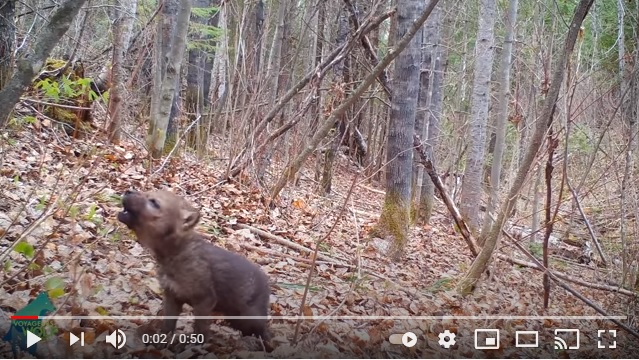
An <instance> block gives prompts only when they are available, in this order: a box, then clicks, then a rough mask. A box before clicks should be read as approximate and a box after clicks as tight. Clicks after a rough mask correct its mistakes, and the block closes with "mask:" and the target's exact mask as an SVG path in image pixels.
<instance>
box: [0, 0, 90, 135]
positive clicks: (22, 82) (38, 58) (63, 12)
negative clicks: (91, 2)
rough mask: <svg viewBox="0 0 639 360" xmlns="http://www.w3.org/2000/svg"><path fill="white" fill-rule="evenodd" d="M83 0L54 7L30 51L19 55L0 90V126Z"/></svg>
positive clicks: (65, 29)
mask: <svg viewBox="0 0 639 360" xmlns="http://www.w3.org/2000/svg"><path fill="white" fill-rule="evenodd" d="M85 2H86V0H67V1H66V2H64V3H63V4H62V5H60V7H59V8H58V9H57V10H56V12H55V13H54V14H53V15H52V16H51V18H50V19H49V22H48V24H47V25H46V28H45V29H44V30H43V31H42V32H41V33H40V36H39V37H38V39H37V40H36V43H35V45H34V46H33V50H32V52H31V54H28V56H25V57H24V58H22V59H18V60H17V61H16V63H17V71H16V72H15V73H14V74H13V76H12V77H11V80H9V82H8V83H7V84H6V85H5V86H4V87H3V88H2V90H0V128H3V127H4V125H5V124H6V123H7V120H8V119H9V114H11V112H12V111H13V107H14V106H15V105H16V104H17V103H18V100H20V96H21V95H22V93H23V91H24V89H25V88H26V87H27V86H28V85H29V84H31V81H32V80H33V78H34V77H35V76H36V74H37V73H38V72H39V71H40V69H41V68H42V66H43V65H44V62H45V61H46V60H47V57H49V54H50V53H51V50H53V48H54V47H55V45H56V44H57V43H58V41H59V40H60V38H62V36H63V35H64V34H65V33H66V32H67V30H69V26H71V22H73V18H75V16H76V15H77V14H78V12H79V11H80V8H82V5H84V3H85Z"/></svg>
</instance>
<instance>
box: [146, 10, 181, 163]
mask: <svg viewBox="0 0 639 360" xmlns="http://www.w3.org/2000/svg"><path fill="white" fill-rule="evenodd" d="M190 16H191V1H190V0H181V1H180V7H179V10H178V14H177V24H176V27H175V34H174V36H173V37H172V39H171V43H170V44H171V45H170V51H169V55H168V58H167V59H166V70H165V72H164V77H163V79H162V82H161V85H160V86H161V87H160V89H159V90H160V91H154V93H155V95H157V96H159V99H158V105H157V106H158V109H157V117H156V119H155V128H154V129H153V134H152V135H151V141H150V143H151V153H152V156H153V157H155V158H159V157H160V156H161V155H162V150H163V149H164V142H165V140H166V138H167V131H168V127H169V119H170V115H171V107H172V106H173V99H174V97H175V92H176V89H177V85H178V79H179V77H180V70H181V68H182V58H183V56H184V48H185V45H186V35H187V32H188V27H189V18H190Z"/></svg>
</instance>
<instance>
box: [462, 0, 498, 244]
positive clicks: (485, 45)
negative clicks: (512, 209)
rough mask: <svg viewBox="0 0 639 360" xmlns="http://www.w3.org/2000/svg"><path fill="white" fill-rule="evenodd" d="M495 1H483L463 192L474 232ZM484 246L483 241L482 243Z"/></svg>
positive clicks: (466, 215)
mask: <svg viewBox="0 0 639 360" xmlns="http://www.w3.org/2000/svg"><path fill="white" fill-rule="evenodd" d="M496 8H497V2H496V1H495V0H481V1H480V5H479V28H478V30H477V41H476V42H475V55H476V59H477V60H476V62H475V72H474V79H473V93H472V95H471V100H470V101H471V106H470V126H469V129H468V139H469V141H468V142H469V145H468V155H467V158H466V170H465V171H464V182H463V183H462V193H461V209H460V211H461V215H462V216H463V217H464V218H465V219H466V220H467V221H468V225H469V226H470V229H471V231H472V232H474V233H477V231H479V226H480V219H479V205H480V203H481V195H482V171H483V168H484V160H485V159H484V154H485V145H486V122H487V119H488V106H489V104H490V74H491V73H492V69H493V59H494V55H495V46H494V43H495V40H494V30H495V12H496ZM479 241H480V244H481V239H480V240H479Z"/></svg>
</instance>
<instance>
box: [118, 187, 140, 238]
mask: <svg viewBox="0 0 639 360" xmlns="http://www.w3.org/2000/svg"><path fill="white" fill-rule="evenodd" d="M132 196H134V193H133V192H131V191H127V192H126V193H125V194H124V196H122V211H120V212H119V213H118V221H119V222H121V223H123V224H124V225H126V226H127V227H128V228H130V229H131V228H132V227H133V226H134V225H135V223H136V221H137V218H138V216H137V212H136V209H135V205H134V201H133V199H132Z"/></svg>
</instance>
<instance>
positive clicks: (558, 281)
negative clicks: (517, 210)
mask: <svg viewBox="0 0 639 360" xmlns="http://www.w3.org/2000/svg"><path fill="white" fill-rule="evenodd" d="M502 233H503V234H505V236H506V237H507V238H508V239H509V240H510V242H511V243H512V244H513V245H514V246H515V247H517V249H519V250H520V251H521V252H523V253H524V254H525V255H526V256H527V257H528V258H530V259H531V260H532V261H533V262H534V263H535V265H536V269H538V270H541V271H543V272H544V274H547V275H548V277H549V278H550V279H552V280H553V281H554V282H555V283H556V284H557V285H559V286H560V287H562V288H563V289H564V290H566V291H568V292H569V293H570V294H572V295H573V296H574V297H576V298H577V299H579V300H581V301H582V302H584V303H585V304H586V305H588V306H590V307H591V308H593V309H594V310H595V311H596V312H598V313H600V314H601V315H603V316H608V317H609V316H610V315H609V314H608V313H606V311H605V310H604V309H602V308H601V307H600V306H599V305H597V304H595V303H594V302H592V301H591V300H590V299H588V298H586V297H585V296H583V295H581V294H580V293H579V292H578V291H577V290H575V289H573V288H571V287H570V286H568V285H567V284H566V283H565V282H563V281H561V279H560V278H559V276H557V274H556V273H555V272H554V271H551V270H550V269H548V268H546V267H545V266H544V265H543V264H542V263H541V262H540V261H539V260H537V258H535V257H534V256H533V255H532V254H531V253H530V252H529V251H527V250H526V249H525V248H524V247H523V246H521V245H520V244H519V242H517V241H516V240H515V238H513V237H512V236H510V234H508V233H506V232H505V231H503V230H502ZM608 320H610V321H612V322H613V323H615V324H616V325H618V326H619V327H621V328H623V329H624V330H626V331H627V332H628V333H630V334H631V335H632V336H634V337H636V338H637V339H639V332H637V331H636V330H634V329H633V328H631V327H630V326H628V325H626V324H624V323H622V322H621V321H619V320H617V319H612V318H609V319H608Z"/></svg>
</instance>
